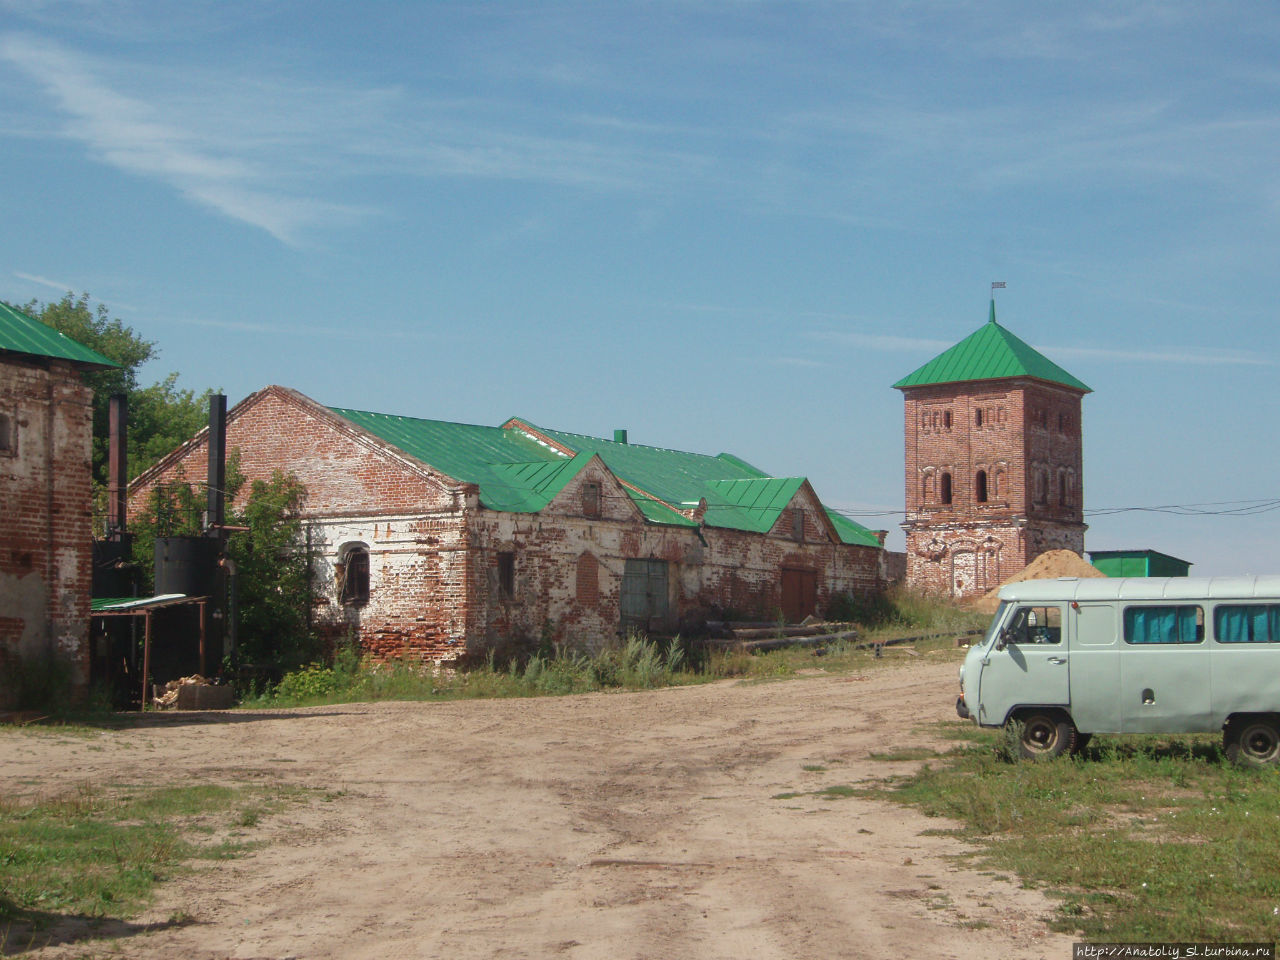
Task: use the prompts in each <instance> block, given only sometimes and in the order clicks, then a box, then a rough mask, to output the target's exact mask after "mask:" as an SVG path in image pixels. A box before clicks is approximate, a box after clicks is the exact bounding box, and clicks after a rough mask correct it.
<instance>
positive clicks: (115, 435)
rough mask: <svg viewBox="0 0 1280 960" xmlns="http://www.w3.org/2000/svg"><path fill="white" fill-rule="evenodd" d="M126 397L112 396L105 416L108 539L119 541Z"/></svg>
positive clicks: (123, 522) (125, 483) (123, 521)
mask: <svg viewBox="0 0 1280 960" xmlns="http://www.w3.org/2000/svg"><path fill="white" fill-rule="evenodd" d="M128 442H129V397H128V396H127V395H126V394H123V393H113V394H112V395H111V401H110V406H109V407H108V414H107V538H108V539H111V540H118V539H120V538H121V536H123V534H124V532H125V529H126V528H127V526H128V523H127V517H126V512H127V510H128V490H129V455H128Z"/></svg>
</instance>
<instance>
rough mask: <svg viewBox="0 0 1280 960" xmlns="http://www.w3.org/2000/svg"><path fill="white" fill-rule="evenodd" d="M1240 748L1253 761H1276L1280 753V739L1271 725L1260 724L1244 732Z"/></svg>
mask: <svg viewBox="0 0 1280 960" xmlns="http://www.w3.org/2000/svg"><path fill="white" fill-rule="evenodd" d="M1240 746H1241V749H1242V750H1243V752H1244V754H1245V755H1246V756H1247V757H1249V758H1250V759H1251V760H1257V761H1260V762H1264V763H1265V762H1269V761H1271V760H1273V759H1275V756H1276V754H1277V752H1280V738H1278V736H1277V733H1276V731H1275V729H1274V728H1272V727H1271V726H1270V725H1268V724H1263V723H1258V724H1254V725H1252V726H1250V727H1248V728H1246V729H1245V730H1244V732H1243V733H1242V734H1241V736H1240Z"/></svg>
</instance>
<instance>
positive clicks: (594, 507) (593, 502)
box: [582, 482, 600, 517]
mask: <svg viewBox="0 0 1280 960" xmlns="http://www.w3.org/2000/svg"><path fill="white" fill-rule="evenodd" d="M582 512H583V513H584V514H585V515H586V516H588V517H598V516H600V484H598V483H594V482H592V483H584V484H583V485H582Z"/></svg>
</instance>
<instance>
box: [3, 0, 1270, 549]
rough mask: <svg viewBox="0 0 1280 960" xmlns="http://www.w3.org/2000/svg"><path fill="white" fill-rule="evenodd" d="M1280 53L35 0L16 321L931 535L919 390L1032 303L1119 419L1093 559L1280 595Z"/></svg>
mask: <svg viewBox="0 0 1280 960" xmlns="http://www.w3.org/2000/svg"><path fill="white" fill-rule="evenodd" d="M1277 51H1280V7H1276V5H1275V4H1274V3H1273V2H1248V0H1245V2H1240V3H1233V4H1228V5H1210V4H1204V3H1182V2H1177V0H1166V2H1158V3H1142V2H1135V3H1129V4H1118V3H1105V4H1100V3H1088V2H1083V3H1073V4H1067V5H1064V4H1047V3H1045V4H1036V3H1031V4H1028V3H1001V2H990V3H985V2H984V3H963V2H936V3H934V2H914V3H901V4H888V3H872V2H868V3H858V2H848V3H837V2H830V3H804V2H796V3H769V2H745V0H743V2H698V0H670V2H658V0H654V2H634V3H630V2H629V3H622V2H619V3H609V2H583V3H572V2H571V3H557V2H549V0H541V2H536V3H505V2H493V3H484V4H479V3H475V4H458V3H419V4H406V3H401V2H397V3H380V2H364V3H359V4H352V3H329V2H305V3H303V2H275V0H255V2H253V3H236V2H216V3H212V2H210V3H205V2H199V0H187V2H184V3H182V4H174V3H145V2H137V3H135V2H111V0H104V2H94V0H67V2H42V0H0V175H2V176H3V177H4V180H5V183H6V188H5V189H4V190H3V191H0V211H2V213H0V216H2V217H3V220H2V226H3V229H0V298H3V299H6V300H9V301H11V302H17V303H23V302H26V301H27V300H30V299H32V298H37V299H40V300H42V301H43V300H53V299H57V298H59V297H60V296H61V295H62V294H63V293H64V292H66V291H68V290H71V291H75V292H80V291H88V292H89V293H90V294H91V295H92V296H93V297H94V298H95V299H96V300H99V301H101V302H104V303H106V304H107V306H108V307H109V309H110V310H111V311H112V314H113V315H115V316H118V317H120V318H121V319H123V320H124V321H125V322H126V323H128V324H129V325H131V326H133V327H134V329H135V330H137V331H138V332H139V333H141V334H142V335H144V336H145V337H147V338H149V339H153V340H156V341H158V343H159V346H160V348H161V351H162V353H161V356H160V358H159V360H158V361H157V362H155V363H153V364H152V365H151V366H150V368H149V369H147V370H145V371H144V380H146V381H147V382H151V381H152V380H156V379H159V378H160V377H161V376H163V375H164V374H166V373H168V372H169V371H171V370H176V371H180V372H181V375H182V384H183V385H184V386H187V387H191V388H194V389H203V388H204V387H206V386H215V387H220V388H222V389H224V390H225V392H226V393H227V394H228V395H229V397H230V399H231V401H232V402H235V401H236V400H238V399H240V398H241V397H243V396H244V395H246V394H247V393H249V392H251V391H253V390H255V389H258V388H260V387H262V386H264V385H266V384H268V383H280V384H284V385H287V386H292V387H295V388H297V389H299V390H302V391H303V392H304V393H306V394H308V395H309V396H311V397H313V398H315V399H317V400H319V401H321V402H324V403H328V404H332V405H336V406H346V407H356V408H362V409H372V410H378V411H382V412H388V413H402V414H408V415H414V416H423V417H431V418H438V419H446V420H459V421H464V422H471V423H488V424H496V423H499V422H501V421H502V420H503V419H505V418H507V417H509V416H513V415H519V416H522V417H525V418H528V419H530V420H532V421H533V422H535V423H541V424H544V425H548V426H553V427H556V428H559V429H564V430H570V431H574V432H581V433H591V434H596V435H600V436H611V435H612V434H611V432H610V431H612V430H613V429H614V428H617V427H625V428H627V429H628V430H629V431H630V436H631V439H632V440H633V442H637V443H651V444H655V445H660V446H670V447H676V448H679V449H687V450H694V451H698V452H703V453H718V452H720V451H722V450H723V451H729V452H732V453H735V454H737V455H739V456H741V457H743V458H745V459H747V460H749V461H751V462H753V463H755V464H756V465H757V466H759V467H761V468H762V469H765V470H767V471H770V472H773V473H777V474H782V475H796V474H800V475H805V476H808V477H809V478H810V479H811V480H812V482H813V484H814V486H815V488H816V489H817V491H818V493H819V495H820V496H822V497H823V498H824V500H825V501H827V502H828V503H829V504H831V505H833V506H835V507H836V508H838V509H842V510H845V511H847V512H849V513H850V514H852V515H854V516H855V517H856V518H857V519H858V520H859V521H860V522H862V523H864V524H866V525H867V526H870V527H872V528H888V529H889V530H891V531H892V535H891V537H890V541H889V542H890V545H891V546H893V545H897V546H899V547H900V545H901V542H902V539H901V533H900V531H899V529H898V523H899V522H900V520H901V511H902V509H903V483H904V480H903V471H902V399H901V395H900V394H899V393H898V391H895V390H893V389H891V387H890V385H891V384H892V383H893V382H894V381H895V380H897V379H899V378H900V377H901V376H903V375H905V374H906V373H909V372H910V371H911V370H913V369H915V368H916V367H917V366H919V365H920V364H921V363H923V362H925V361H926V360H928V359H929V358H930V357H932V356H933V355H935V354H937V353H938V352H940V351H941V350H942V349H944V348H945V347H947V346H949V345H951V344H952V343H955V342H956V341H958V340H960V339H961V338H962V337H964V336H966V335H967V334H969V333H970V332H972V331H973V330H974V329H976V328H977V327H978V326H979V325H980V324H981V323H982V322H984V321H985V320H986V317H987V298H988V291H989V289H990V283H991V282H992V281H995V280H1001V281H1006V282H1007V283H1008V288H1007V289H1006V290H1002V291H1000V292H999V294H998V301H997V302H998V313H999V317H1000V320H1001V322H1002V323H1003V324H1004V325H1005V326H1007V327H1009V329H1011V330H1012V331H1014V332H1015V333H1017V334H1018V335H1019V336H1020V337H1022V338H1023V339H1024V340H1026V341H1028V342H1029V343H1031V344H1032V345H1034V346H1036V347H1037V348H1039V349H1040V350H1042V351H1043V352H1044V353H1046V354H1047V355H1048V356H1049V357H1050V358H1052V359H1053V360H1055V361H1057V362H1058V363H1060V364H1061V365H1063V366H1064V367H1066V368H1067V369H1068V370H1070V371H1071V372H1072V373H1073V374H1075V375H1076V376H1077V377H1079V378H1080V379H1082V380H1084V381H1085V382H1086V383H1088V384H1089V385H1090V386H1091V387H1093V389H1094V391H1095V392H1094V393H1092V394H1090V395H1089V396H1088V397H1087V398H1086V399H1085V402H1084V410H1085V417H1084V436H1085V476H1084V496H1085V507H1086V514H1087V516H1086V519H1087V520H1088V521H1089V523H1090V531H1089V533H1088V535H1087V546H1089V547H1092V548H1095V549H1116V548H1128V547H1151V548H1154V549H1157V550H1161V551H1163V552H1166V553H1171V554H1173V555H1175V556H1179V557H1182V558H1184V559H1187V560H1191V561H1193V562H1194V563H1195V564H1196V566H1195V567H1193V568H1192V572H1193V573H1201V574H1231V573H1262V572H1273V573H1274V572H1280V559H1277V556H1276V544H1277V541H1278V540H1280V509H1268V506H1271V507H1275V506H1280V490H1277V484H1276V479H1275V478H1276V476H1277V474H1278V473H1280V456H1278V454H1277V441H1276V427H1277V418H1278V415H1280V403H1277V399H1278V398H1277V387H1276V381H1277V374H1278V373H1280V370H1278V368H1277V363H1278V361H1280V351H1278V350H1277V346H1278V342H1280V334H1277V331H1276V322H1275V319H1276V304H1277V266H1278V265H1280V216H1278V214H1280V163H1277V158H1280V57H1278V56H1277ZM1184 505H1201V506H1196V507H1194V509H1195V510H1203V511H1215V512H1212V513H1208V514H1205V515H1196V516H1179V515H1176V514H1174V513H1169V512H1153V511H1151V510H1148V509H1142V510H1129V511H1125V512H1111V511H1112V510H1114V509H1115V508H1130V507H1131V508H1154V507H1168V506H1184ZM1203 505H1208V506H1203ZM1225 510H1230V511H1235V512H1233V513H1222V512H1221V511H1225Z"/></svg>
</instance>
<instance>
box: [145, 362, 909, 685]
mask: <svg viewBox="0 0 1280 960" xmlns="http://www.w3.org/2000/svg"><path fill="white" fill-rule="evenodd" d="M227 449H228V450H234V449H238V450H239V451H240V465H241V469H242V471H243V472H244V474H245V476H246V477H247V478H248V479H249V480H253V479H257V478H263V479H265V478H269V477H270V476H271V473H272V471H273V470H275V469H281V470H285V471H291V472H293V473H294V474H296V475H297V477H298V478H299V479H300V480H301V481H302V483H303V484H305V485H306V488H307V491H308V500H307V506H306V521H307V526H308V527H309V531H310V532H309V537H310V541H311V543H312V544H313V546H314V548H315V549H316V551H317V554H318V556H317V559H316V564H317V570H316V572H317V583H318V588H317V591H316V598H315V613H316V622H317V623H318V624H319V625H320V626H321V627H322V628H323V629H326V630H328V631H331V632H332V633H334V634H342V633H346V632H350V633H353V634H355V635H358V637H359V638H360V641H361V644H362V646H363V647H364V649H365V650H366V651H367V652H368V653H370V654H372V655H374V656H376V657H391V656H404V657H406V658H409V659H419V660H449V659H454V658H457V657H458V656H460V655H461V654H463V653H464V652H472V653H475V652H481V651H483V650H484V649H485V648H486V647H487V646H488V645H490V644H493V643H495V642H499V641H502V640H520V639H528V638H537V637H540V636H548V637H550V638H552V639H554V640H556V641H560V642H564V643H568V644H572V645H577V646H584V647H590V646H593V645H596V644H599V643H600V642H602V641H603V640H604V639H606V638H609V637H612V636H614V635H616V634H617V633H619V631H621V630H624V629H626V628H627V627H630V626H635V627H638V628H641V629H652V630H655V631H674V630H680V629H688V628H690V627H691V626H693V625H695V624H697V623H699V622H700V621H702V620H705V619H708V618H720V617H741V618H747V619H764V620H775V619H777V618H778V617H779V616H782V617H785V618H786V619H788V620H798V619H802V618H803V617H805V616H807V615H809V614H813V613H817V614H819V615H821V613H822V612H823V611H824V609H825V608H826V606H827V605H828V604H829V603H830V601H831V599H832V597H833V596H835V595H836V594H838V593H851V594H861V595H866V594H870V593H872V592H875V591H878V590H880V589H882V588H883V586H884V582H885V576H884V568H883V554H884V551H883V549H882V543H883V534H880V535H877V534H874V533H872V532H870V531H868V530H866V529H864V528H862V527H860V526H858V525H857V524H855V523H853V522H851V521H849V520H848V519H846V518H844V517H841V516H839V515H838V514H835V513H833V512H831V511H829V510H827V509H826V508H825V507H824V506H823V504H822V502H821V501H820V500H819V499H818V496H817V494H816V493H815V492H814V490H813V488H812V487H811V486H810V485H809V483H808V481H807V480H805V479H803V478H799V477H792V478H776V477H770V476H767V475H766V474H764V473H763V472H761V471H759V470H757V469H755V468H754V467H752V466H750V465H749V464H746V463H744V462H742V461H741V460H738V459H737V458H735V457H732V456H729V455H727V454H720V455H719V456H704V455H701V454H692V453H684V452H680V451H675V450H666V449H662V448H658V447H649V446H642V445H639V444H632V443H629V442H627V438H626V435H625V431H618V432H617V433H616V434H615V437H614V439H613V440H603V439H599V438H595V437H586V436H581V435H577V434H570V433H564V432H562V431H556V430H550V429H546V428H542V427H537V426H534V425H533V424H530V423H528V422H526V421H522V420H519V419H513V420H510V421H508V422H507V423H504V424H503V425H502V426H500V427H485V426H475V425H469V424H458V423H447V422H443V421H437V420H422V419H418V418H413V417H399V416H390V415H386V414H378V413H369V412H366V411H358V410H346V409H338V408H329V407H325V406H322V405H320V404H318V403H316V402H315V401H313V400H311V399H309V398H308V397H305V396H303V395H302V394H300V393H298V392H296V391H294V390H289V389H286V388H283V387H274V386H273V387H267V388H266V389H264V390H261V391H259V392H258V393H255V394H253V395H251V396H249V397H248V398H246V399H245V400H243V401H241V402H240V403H239V404H237V405H236V406H235V407H234V408H233V409H232V410H230V411H229V412H228V417H227ZM206 469H207V452H206V434H205V433H204V432H202V433H201V434H198V435H197V436H196V437H195V438H193V439H192V440H191V441H189V442H188V443H187V444H185V445H184V446H183V447H181V448H180V449H179V450H177V451H175V452H174V453H173V454H172V455H170V456H169V457H168V458H166V459H165V460H163V461H161V462H160V463H159V464H157V465H156V466H155V467H154V468H152V469H151V470H149V471H148V472H147V473H144V474H143V475H142V476H140V477H138V478H137V479H136V480H135V481H134V482H133V483H132V484H131V485H130V498H131V500H132V502H133V506H132V509H133V510H134V511H135V513H136V511H137V510H139V509H141V507H142V506H143V504H144V502H145V498H146V497H147V496H148V493H149V491H150V490H151V489H152V488H153V487H154V486H155V485H156V484H157V483H161V482H164V481H166V480H169V479H172V478H175V477H177V476H179V475H181V476H183V477H185V479H187V480H189V481H194V482H201V481H203V480H204V477H205V474H206Z"/></svg>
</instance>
